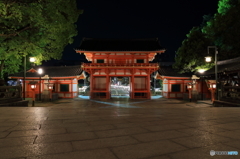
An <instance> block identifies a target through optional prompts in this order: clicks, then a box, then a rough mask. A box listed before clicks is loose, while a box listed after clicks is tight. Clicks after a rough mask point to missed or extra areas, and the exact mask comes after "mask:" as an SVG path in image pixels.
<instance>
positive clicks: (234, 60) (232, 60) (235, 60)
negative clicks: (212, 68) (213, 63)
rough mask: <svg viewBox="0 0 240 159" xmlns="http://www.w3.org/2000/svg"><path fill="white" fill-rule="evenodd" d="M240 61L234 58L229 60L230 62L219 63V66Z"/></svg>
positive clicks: (239, 58)
mask: <svg viewBox="0 0 240 159" xmlns="http://www.w3.org/2000/svg"><path fill="white" fill-rule="evenodd" d="M239 61H240V57H236V58H232V59H228V60H223V61H218V62H217V64H218V65H224V64H229V63H234V62H239Z"/></svg>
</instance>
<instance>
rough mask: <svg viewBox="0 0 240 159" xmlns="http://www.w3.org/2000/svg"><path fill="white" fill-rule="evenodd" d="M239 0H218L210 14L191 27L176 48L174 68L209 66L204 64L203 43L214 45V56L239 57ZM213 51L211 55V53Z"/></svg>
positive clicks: (205, 67)
mask: <svg viewBox="0 0 240 159" xmlns="http://www.w3.org/2000/svg"><path fill="white" fill-rule="evenodd" d="M239 15H240V0H220V1H219V4H218V12H217V13H216V14H214V16H204V19H203V23H202V24H201V26H200V27H195V28H193V29H192V30H191V31H190V33H189V34H187V39H185V40H184V41H183V43H182V46H181V47H180V48H179V49H178V51H177V57H176V63H175V65H174V68H178V69H179V70H180V72H194V71H197V70H199V69H209V68H211V67H212V66H213V64H206V63H205V62H204V61H203V60H204V56H206V55H207V53H206V51H207V46H210V45H215V46H217V48H218V51H219V54H218V60H226V59H231V58H235V57H239V50H240V38H239V37H240V29H239V28H240V16H239ZM213 55H214V53H213V54H212V55H211V56H213Z"/></svg>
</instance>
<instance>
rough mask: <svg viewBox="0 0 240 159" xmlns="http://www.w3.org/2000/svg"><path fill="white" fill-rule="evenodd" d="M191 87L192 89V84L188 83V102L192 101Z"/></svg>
mask: <svg viewBox="0 0 240 159" xmlns="http://www.w3.org/2000/svg"><path fill="white" fill-rule="evenodd" d="M192 87H193V86H192V83H188V85H187V89H188V98H189V101H190V102H191V101H192Z"/></svg>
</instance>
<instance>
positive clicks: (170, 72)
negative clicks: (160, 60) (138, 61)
mask: <svg viewBox="0 0 240 159" xmlns="http://www.w3.org/2000/svg"><path fill="white" fill-rule="evenodd" d="M158 73H159V75H161V76H168V77H191V76H192V75H191V74H180V73H178V72H177V71H176V70H174V69H173V68H172V67H171V66H169V67H164V66H160V68H159V69H158Z"/></svg>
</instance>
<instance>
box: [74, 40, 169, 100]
mask: <svg viewBox="0 0 240 159" xmlns="http://www.w3.org/2000/svg"><path fill="white" fill-rule="evenodd" d="M75 51H76V53H80V54H84V55H85V56H86V59H87V60H88V61H91V62H92V63H84V64H83V65H82V69H83V70H84V71H86V72H88V73H89V74H90V99H94V98H106V99H110V98H111V92H110V84H111V77H129V79H130V82H129V84H130V91H129V96H130V98H131V99H141V98H145V99H150V98H151V93H150V75H151V73H153V72H155V71H157V70H158V68H159V65H158V63H149V61H152V60H153V59H154V57H155V55H156V54H158V53H164V52H165V49H163V48H162V47H161V45H160V43H159V41H158V39H129V40H122V39H92V38H84V39H83V41H82V42H81V45H80V47H79V48H77V49H76V50H75Z"/></svg>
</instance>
